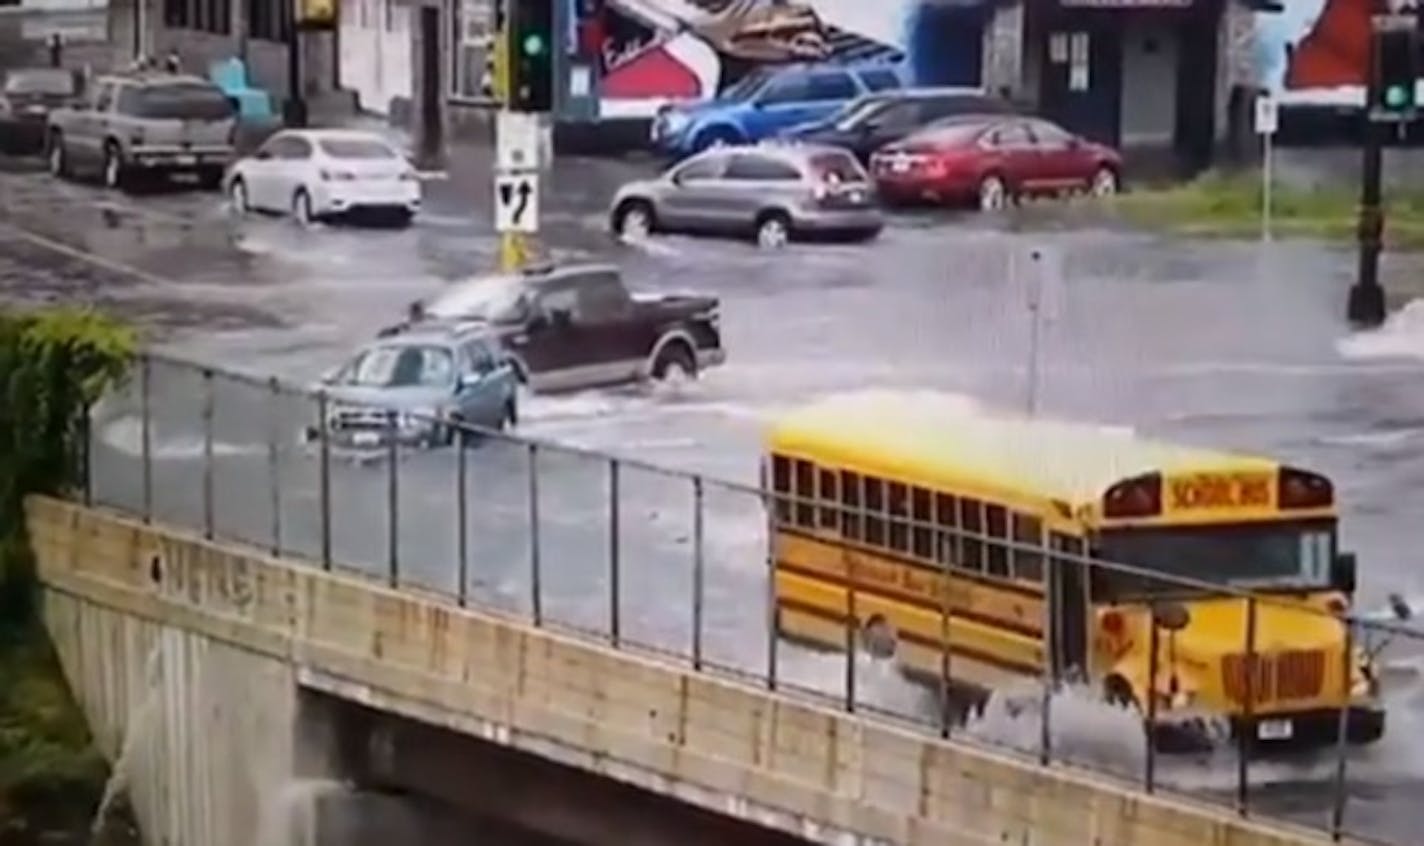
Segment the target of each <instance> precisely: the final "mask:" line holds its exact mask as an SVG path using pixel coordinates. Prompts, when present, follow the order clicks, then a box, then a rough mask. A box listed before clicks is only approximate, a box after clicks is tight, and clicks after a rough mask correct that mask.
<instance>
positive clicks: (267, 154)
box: [252, 150, 272, 161]
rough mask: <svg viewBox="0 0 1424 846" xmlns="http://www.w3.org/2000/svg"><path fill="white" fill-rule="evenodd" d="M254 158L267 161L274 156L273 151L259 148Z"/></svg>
mask: <svg viewBox="0 0 1424 846" xmlns="http://www.w3.org/2000/svg"><path fill="white" fill-rule="evenodd" d="M252 158H254V159H257V160H258V161H267V160H268V159H270V158H272V151H271V150H258V151H257V152H256V153H254V154H253V155H252Z"/></svg>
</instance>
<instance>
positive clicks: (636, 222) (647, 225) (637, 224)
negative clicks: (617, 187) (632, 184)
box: [613, 200, 654, 240]
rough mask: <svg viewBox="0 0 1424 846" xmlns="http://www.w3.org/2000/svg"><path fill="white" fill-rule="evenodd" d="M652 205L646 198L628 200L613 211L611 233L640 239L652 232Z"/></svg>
mask: <svg viewBox="0 0 1424 846" xmlns="http://www.w3.org/2000/svg"><path fill="white" fill-rule="evenodd" d="M653 225H654V217H653V206H652V204H651V203H649V202H647V201H646V200H628V201H627V202H625V203H623V204H622V205H620V206H619V207H618V210H617V211H615V212H614V213H613V234H615V235H618V236H619V237H622V238H629V239H633V240H641V239H643V238H646V237H648V236H649V235H651V234H653Z"/></svg>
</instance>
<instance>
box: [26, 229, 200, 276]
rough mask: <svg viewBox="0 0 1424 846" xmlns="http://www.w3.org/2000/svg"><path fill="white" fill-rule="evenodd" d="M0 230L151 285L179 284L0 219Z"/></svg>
mask: <svg viewBox="0 0 1424 846" xmlns="http://www.w3.org/2000/svg"><path fill="white" fill-rule="evenodd" d="M0 231H3V232H7V233H9V234H11V235H13V236H14V237H16V238H19V239H20V240H22V241H28V242H30V243H31V244H34V245H36V246H39V247H43V248H45V249H47V250H50V251H52V252H56V253H59V254H60V255H64V256H68V257H70V258H72V259H75V260H77V261H82V262H85V263H87V264H91V265H94V266H95V267H101V268H103V269H105V270H108V271H110V272H113V273H120V274H124V275H126V276H132V277H135V278H137V279H142V280H143V281H145V282H148V283H149V284H151V285H160V286H162V287H164V288H171V287H173V286H174V285H177V284H179V283H177V282H175V281H173V280H172V279H166V278H164V277H162V276H159V275H157V274H155V273H150V272H148V271H147V270H144V269H142V268H139V267H134V266H133V265H131V264H125V263H124V262H121V261H114V260H113V259H107V258H104V257H103V256H100V255H96V254H94V253H90V252H87V251H85V250H81V249H80V248H78V247H74V246H70V245H69V244H66V243H64V242H63V241H57V240H55V239H53V238H50V237H48V236H46V235H39V234H36V233H34V232H31V231H29V230H28V229H22V228H20V227H18V226H15V225H14V224H12V223H6V222H4V221H0Z"/></svg>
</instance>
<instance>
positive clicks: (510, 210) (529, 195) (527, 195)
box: [494, 173, 539, 235]
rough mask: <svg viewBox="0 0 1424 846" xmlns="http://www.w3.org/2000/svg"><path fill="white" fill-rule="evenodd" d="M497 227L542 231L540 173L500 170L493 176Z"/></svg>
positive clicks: (528, 231)
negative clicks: (540, 228) (540, 219)
mask: <svg viewBox="0 0 1424 846" xmlns="http://www.w3.org/2000/svg"><path fill="white" fill-rule="evenodd" d="M494 228H495V230H496V231H498V232H523V233H526V234H531V235H532V234H533V233H535V232H538V231H539V176H538V174H536V173H500V174H497V175H496V176H495V178H494Z"/></svg>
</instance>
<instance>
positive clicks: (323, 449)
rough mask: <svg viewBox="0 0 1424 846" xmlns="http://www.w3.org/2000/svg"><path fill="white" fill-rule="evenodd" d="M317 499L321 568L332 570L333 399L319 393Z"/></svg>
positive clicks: (317, 398)
mask: <svg viewBox="0 0 1424 846" xmlns="http://www.w3.org/2000/svg"><path fill="white" fill-rule="evenodd" d="M316 415H317V488H318V493H317V499H318V500H319V502H318V507H319V508H320V510H321V517H320V520H319V522H320V524H321V568H322V569H323V570H327V571H330V570H331V399H330V397H329V396H328V395H327V393H326V391H324V390H322V391H317V395H316Z"/></svg>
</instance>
